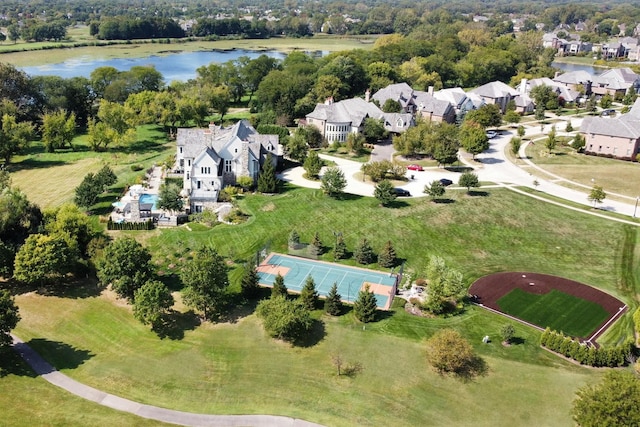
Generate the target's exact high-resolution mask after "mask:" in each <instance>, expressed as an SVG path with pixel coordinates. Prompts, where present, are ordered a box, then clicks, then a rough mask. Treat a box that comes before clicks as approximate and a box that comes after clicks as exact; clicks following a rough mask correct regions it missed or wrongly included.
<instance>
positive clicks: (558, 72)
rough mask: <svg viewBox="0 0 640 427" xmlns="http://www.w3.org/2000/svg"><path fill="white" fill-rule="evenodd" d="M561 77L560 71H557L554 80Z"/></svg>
mask: <svg viewBox="0 0 640 427" xmlns="http://www.w3.org/2000/svg"><path fill="white" fill-rule="evenodd" d="M559 75H560V71H556V73H555V74H554V76H553V78H554V79H557V78H558V76H559Z"/></svg>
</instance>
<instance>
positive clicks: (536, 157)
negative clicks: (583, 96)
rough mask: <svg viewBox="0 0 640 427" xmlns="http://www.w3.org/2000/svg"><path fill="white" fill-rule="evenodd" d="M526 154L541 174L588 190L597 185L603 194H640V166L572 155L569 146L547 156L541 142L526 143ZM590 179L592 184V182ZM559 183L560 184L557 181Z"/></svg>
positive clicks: (573, 153) (619, 161)
mask: <svg viewBox="0 0 640 427" xmlns="http://www.w3.org/2000/svg"><path fill="white" fill-rule="evenodd" d="M526 154H527V156H528V157H529V158H530V160H531V161H532V162H533V163H535V164H536V165H538V166H540V167H541V168H542V169H544V170H545V171H548V172H550V173H552V174H555V175H559V176H561V177H563V178H566V179H568V180H570V181H575V182H577V183H580V184H582V185H586V186H588V187H589V188H590V187H592V186H593V184H594V183H595V184H597V185H600V186H602V187H603V188H604V191H605V192H607V191H608V192H613V193H618V194H622V195H626V196H629V197H637V196H638V195H639V194H640V193H639V192H638V187H637V185H636V183H638V182H640V165H639V164H638V163H632V162H628V161H623V160H615V159H607V158H604V157H597V156H588V155H586V154H580V153H576V152H575V150H573V149H571V148H569V147H561V146H558V147H556V148H555V149H554V150H553V154H551V155H549V154H548V152H547V150H546V149H545V148H544V143H543V141H540V142H537V143H536V144H535V145H531V144H529V145H528V146H527V149H526ZM592 179H593V181H592ZM558 183H559V184H562V183H561V182H558Z"/></svg>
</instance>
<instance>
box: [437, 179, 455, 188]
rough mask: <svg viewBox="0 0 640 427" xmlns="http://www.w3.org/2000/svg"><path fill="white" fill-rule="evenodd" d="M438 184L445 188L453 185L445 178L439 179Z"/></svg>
mask: <svg viewBox="0 0 640 427" xmlns="http://www.w3.org/2000/svg"><path fill="white" fill-rule="evenodd" d="M440 184H442V185H444V186H445V187H446V186H448V185H451V184H453V181H451V180H450V179H447V178H442V179H440Z"/></svg>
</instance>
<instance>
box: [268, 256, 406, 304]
mask: <svg viewBox="0 0 640 427" xmlns="http://www.w3.org/2000/svg"><path fill="white" fill-rule="evenodd" d="M257 270H258V276H259V278H260V285H262V286H268V287H272V286H273V282H274V280H275V279H276V276H277V275H278V273H279V274H280V275H281V276H282V277H283V278H284V284H285V286H286V287H287V289H288V290H289V291H291V292H297V293H299V292H300V291H301V290H302V288H303V286H304V283H305V282H306V281H307V277H309V276H311V277H313V281H314V282H315V284H316V290H317V291H318V294H320V296H321V297H325V296H327V294H328V293H329V290H330V289H331V287H332V286H333V284H334V283H336V284H337V286H338V293H339V294H340V296H341V297H342V301H343V302H346V303H353V302H354V301H355V300H356V299H357V298H358V292H360V290H361V289H364V288H365V286H366V285H367V284H368V285H369V289H370V291H371V292H373V293H374V294H375V296H376V301H377V305H378V308H380V309H383V310H388V309H389V307H391V301H393V296H394V295H395V292H396V280H397V276H396V275H395V274H390V273H384V272H382V271H375V270H367V269H364V268H358V267H347V266H344V265H340V264H334V263H330V262H324V261H314V260H309V259H305V258H298V257H294V256H290V255H282V254H277V253H271V254H270V255H269V256H268V257H267V258H266V259H265V260H264V261H263V262H262V263H261V264H260V265H259V266H258V269H257Z"/></svg>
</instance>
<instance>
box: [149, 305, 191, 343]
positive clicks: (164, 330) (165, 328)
mask: <svg viewBox="0 0 640 427" xmlns="http://www.w3.org/2000/svg"><path fill="white" fill-rule="evenodd" d="M200 323H201V322H200V317H199V316H198V315H196V313H195V312H194V311H193V310H189V311H187V312H186V313H182V312H180V311H175V310H174V311H171V312H170V313H167V314H165V315H163V316H162V317H161V318H160V322H159V323H157V324H154V325H153V326H152V327H151V330H152V331H153V332H155V333H156V335H158V337H159V338H160V339H164V338H168V339H170V340H181V339H183V338H184V333H185V331H192V330H194V329H195V328H196V327H198V326H199V325H200Z"/></svg>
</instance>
